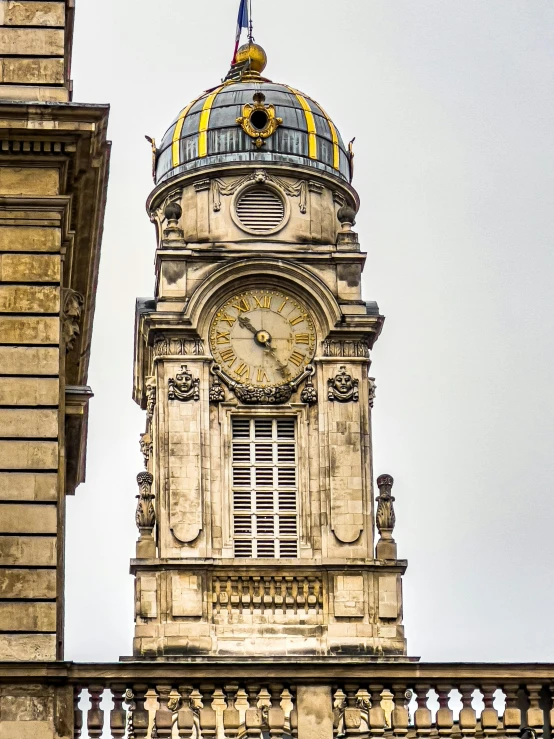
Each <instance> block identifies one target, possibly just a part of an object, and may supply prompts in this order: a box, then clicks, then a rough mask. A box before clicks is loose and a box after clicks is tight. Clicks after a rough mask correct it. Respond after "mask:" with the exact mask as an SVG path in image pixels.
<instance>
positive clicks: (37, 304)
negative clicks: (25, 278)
mask: <svg viewBox="0 0 554 739" xmlns="http://www.w3.org/2000/svg"><path fill="white" fill-rule="evenodd" d="M59 312H60V289H59V288H58V287H42V286H35V285H0V313H59Z"/></svg>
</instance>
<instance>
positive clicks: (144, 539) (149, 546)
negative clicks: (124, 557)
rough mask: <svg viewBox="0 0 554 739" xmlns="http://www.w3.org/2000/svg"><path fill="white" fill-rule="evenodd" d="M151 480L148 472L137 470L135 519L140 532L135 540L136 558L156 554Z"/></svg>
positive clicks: (152, 479) (154, 512)
mask: <svg viewBox="0 0 554 739" xmlns="http://www.w3.org/2000/svg"><path fill="white" fill-rule="evenodd" d="M153 481H154V478H153V477H152V475H151V474H150V472H139V474H138V475H137V483H138V486H139V494H138V495H137V496H136V497H137V510H136V514H135V521H136V524H137V528H138V530H139V533H140V536H139V540H138V541H137V559H148V558H150V557H155V556H156V544H155V542H154V537H153V533H152V532H153V530H154V526H155V525H156V511H155V510H154V503H153V500H154V495H153V493H152V483H153Z"/></svg>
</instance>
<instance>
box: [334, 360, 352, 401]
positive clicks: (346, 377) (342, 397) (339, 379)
mask: <svg viewBox="0 0 554 739" xmlns="http://www.w3.org/2000/svg"><path fill="white" fill-rule="evenodd" d="M327 385H328V387H329V391H328V394H327V397H328V398H329V400H337V401H338V402H339V403H348V402H350V401H353V402H357V401H358V399H359V390H358V385H359V380H356V379H355V378H353V377H352V375H351V374H350V373H349V372H348V371H347V370H346V367H345V365H344V364H342V365H341V366H340V367H339V371H338V372H337V374H336V375H335V376H334V377H330V378H329V379H328V380H327Z"/></svg>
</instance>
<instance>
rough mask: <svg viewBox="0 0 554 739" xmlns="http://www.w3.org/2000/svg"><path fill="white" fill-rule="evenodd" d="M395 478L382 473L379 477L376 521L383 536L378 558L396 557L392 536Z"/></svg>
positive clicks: (378, 549)
mask: <svg viewBox="0 0 554 739" xmlns="http://www.w3.org/2000/svg"><path fill="white" fill-rule="evenodd" d="M393 484H394V479H393V478H392V477H391V475H380V476H379V477H378V478H377V487H378V488H379V495H378V496H377V513H376V515H375V523H376V524H377V529H378V531H379V534H380V535H381V538H380V539H379V541H378V542H377V548H376V557H377V559H381V560H382V559H396V542H395V541H394V539H393V538H392V532H393V531H394V526H395V524H396V514H395V512H394V497H393V495H392V486H393Z"/></svg>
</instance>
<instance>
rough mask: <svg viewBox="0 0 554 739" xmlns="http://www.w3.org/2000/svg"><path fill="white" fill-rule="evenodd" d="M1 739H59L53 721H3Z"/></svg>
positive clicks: (0, 727) (0, 726)
mask: <svg viewBox="0 0 554 739" xmlns="http://www.w3.org/2000/svg"><path fill="white" fill-rule="evenodd" d="M0 739H57V734H55V733H54V725H53V723H52V721H2V723H0Z"/></svg>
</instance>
